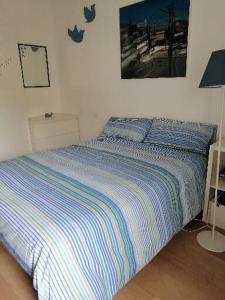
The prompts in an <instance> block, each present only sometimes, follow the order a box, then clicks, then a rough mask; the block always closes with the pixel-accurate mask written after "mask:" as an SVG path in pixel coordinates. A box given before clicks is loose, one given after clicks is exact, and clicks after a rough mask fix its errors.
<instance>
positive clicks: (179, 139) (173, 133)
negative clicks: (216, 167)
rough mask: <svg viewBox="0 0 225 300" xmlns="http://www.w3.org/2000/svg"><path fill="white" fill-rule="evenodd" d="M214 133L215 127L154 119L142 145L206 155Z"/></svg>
mask: <svg viewBox="0 0 225 300" xmlns="http://www.w3.org/2000/svg"><path fill="white" fill-rule="evenodd" d="M216 131H217V126H216V125H211V124H203V123H193V122H182V121H176V120H170V119H164V118H155V119H154V120H153V123H152V126H151V130H150V131H149V133H148V135H147V137H146V138H145V140H144V143H154V144H163V145H166V146H172V147H174V148H178V149H181V150H188V151H193V152H197V153H201V154H204V155H207V154H208V150H209V145H210V144H211V143H212V142H214V141H213V139H215V136H216Z"/></svg>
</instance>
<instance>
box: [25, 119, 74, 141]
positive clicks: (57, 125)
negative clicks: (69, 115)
mask: <svg viewBox="0 0 225 300" xmlns="http://www.w3.org/2000/svg"><path fill="white" fill-rule="evenodd" d="M30 129H31V136H32V139H33V140H37V139H41V138H47V137H51V136H55V135H62V134H67V133H70V132H74V131H78V124H77V120H75V119H72V120H65V121H58V122H56V121H52V120H46V122H43V123H39V124H38V123H34V124H32V125H31V128H30Z"/></svg>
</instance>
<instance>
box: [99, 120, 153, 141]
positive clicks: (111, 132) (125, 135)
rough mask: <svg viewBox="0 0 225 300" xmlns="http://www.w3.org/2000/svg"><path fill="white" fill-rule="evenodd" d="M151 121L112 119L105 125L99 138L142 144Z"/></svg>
mask: <svg viewBox="0 0 225 300" xmlns="http://www.w3.org/2000/svg"><path fill="white" fill-rule="evenodd" d="M151 124H152V120H149V119H141V118H140V119H139V118H116V117H112V118H110V119H109V121H108V123H107V124H106V126H105V128H104V130H103V132H102V134H101V135H100V138H103V137H115V138H122V139H126V140H129V141H135V142H142V141H143V140H144V138H145V137H146V135H147V133H148V131H149V129H150V127H151Z"/></svg>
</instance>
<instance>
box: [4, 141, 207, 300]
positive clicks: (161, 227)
mask: <svg viewBox="0 0 225 300" xmlns="http://www.w3.org/2000/svg"><path fill="white" fill-rule="evenodd" d="M206 162H207V160H206V158H205V157H204V156H201V155H199V154H195V153H190V152H185V151H178V150H174V149H170V148H166V147H160V146H157V145H151V144H148V145H144V144H141V143H135V142H128V141H122V140H121V141H119V140H117V141H116V140H114V139H112V138H111V139H104V140H102V141H97V140H94V141H92V142H89V143H85V144H82V145H78V146H71V147H68V148H64V149H58V150H54V151H48V152H45V153H38V154H32V155H28V156H23V157H20V158H18V159H16V160H10V161H6V162H2V163H0V236H1V239H2V240H3V242H4V244H5V245H6V246H7V248H8V249H9V251H10V252H11V253H12V254H13V255H14V256H15V257H16V259H17V260H18V262H19V263H20V264H21V265H22V267H23V268H24V269H25V270H26V271H27V272H28V273H29V274H30V275H31V276H32V277H33V285H34V288H35V289H36V290H37V292H38V297H39V299H40V300H55V299H57V300H58V299H62V300H70V299H71V300H75V299H83V300H95V299H101V300H106V299H112V298H113V297H114V295H115V294H116V293H117V291H118V290H119V289H120V288H122V287H123V286H124V285H125V284H126V282H127V281H129V280H130V279H131V278H132V277H134V276H135V274H137V272H138V271H139V270H141V269H142V268H143V267H144V266H145V265H146V264H147V263H148V262H149V261H150V260H151V259H152V258H153V257H154V256H155V255H156V254H157V253H158V252H159V251H160V250H161V249H162V247H164V246H165V245H166V244H167V243H168V242H169V241H170V239H171V238H172V237H173V236H174V235H175V234H176V233H177V232H178V231H179V230H180V229H181V228H182V227H183V226H184V225H185V224H187V223H188V222H189V221H190V220H191V219H192V218H193V217H195V216H196V215H197V214H198V213H199V212H200V210H201V208H202V202H203V193H204V180H203V178H205V171H206Z"/></svg>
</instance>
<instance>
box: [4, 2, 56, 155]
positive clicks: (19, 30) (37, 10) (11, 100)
mask: <svg viewBox="0 0 225 300" xmlns="http://www.w3.org/2000/svg"><path fill="white" fill-rule="evenodd" d="M17 43H28V44H36V45H44V46H47V50H48V60H49V69H50V81H51V87H50V88H32V89H24V88H23V83H22V76H21V70H20V65H19V54H18V49H17ZM9 53H10V56H12V63H11V65H10V67H9V68H8V70H7V71H5V72H4V74H3V75H2V76H0V141H1V146H0V160H3V159H7V158H11V157H14V156H17V155H20V154H23V153H26V152H29V151H30V144H29V131H28V123H27V121H28V116H35V115H39V114H43V113H45V112H50V111H53V112H57V111H59V109H60V84H59V80H58V71H59V70H58V66H57V60H56V54H55V53H56V52H55V43H54V28H53V14H52V7H51V2H50V0H38V1H35V0H19V1H18V0H10V1H8V0H0V59H1V60H3V61H4V59H5V58H7V57H8V55H9ZM0 73H1V71H0Z"/></svg>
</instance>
